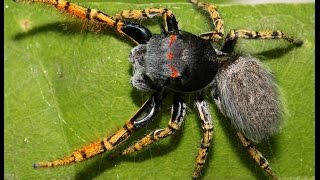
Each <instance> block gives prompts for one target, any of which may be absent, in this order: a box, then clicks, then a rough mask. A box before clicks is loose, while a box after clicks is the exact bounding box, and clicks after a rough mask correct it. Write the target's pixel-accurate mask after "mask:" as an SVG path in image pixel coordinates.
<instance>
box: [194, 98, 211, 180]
mask: <svg viewBox="0 0 320 180" xmlns="http://www.w3.org/2000/svg"><path fill="white" fill-rule="evenodd" d="M195 104H196V106H197V108H198V111H199V115H200V118H201V126H202V129H203V138H202V139H201V147H200V149H199V152H198V155H197V158H196V167H195V169H194V171H193V178H194V179H197V178H198V177H199V176H200V173H201V170H202V168H203V167H204V165H205V162H206V159H207V154H208V151H209V147H210V144H211V141H212V138H213V128H214V126H213V122H212V119H211V115H210V112H209V108H208V104H207V102H206V101H205V99H204V98H203V96H202V95H200V94H199V95H197V96H196V100H195Z"/></svg>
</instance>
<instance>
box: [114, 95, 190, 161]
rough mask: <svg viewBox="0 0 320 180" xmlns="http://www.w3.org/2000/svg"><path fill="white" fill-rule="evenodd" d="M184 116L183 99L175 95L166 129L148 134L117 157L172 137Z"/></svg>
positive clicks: (184, 105) (184, 106)
mask: <svg viewBox="0 0 320 180" xmlns="http://www.w3.org/2000/svg"><path fill="white" fill-rule="evenodd" d="M185 114H186V104H185V103H184V102H183V99H182V97H181V96H178V95H175V96H174V100H173V104H172V111H171V119H170V121H169V124H168V127H167V128H164V129H158V130H155V131H153V132H151V133H150V134H148V135H147V136H145V137H143V138H142V139H141V140H139V141H138V142H137V143H135V144H134V145H132V146H130V147H129V148H127V149H125V150H124V151H122V152H121V153H120V154H119V155H125V154H130V153H133V152H135V151H140V150H141V149H143V148H145V147H147V146H149V145H150V144H152V143H153V142H155V141H158V140H160V139H163V138H166V137H168V136H170V135H172V134H173V133H175V132H176V131H177V130H178V129H180V127H181V125H182V122H183V119H184V116H185ZM116 156H117V155H116Z"/></svg>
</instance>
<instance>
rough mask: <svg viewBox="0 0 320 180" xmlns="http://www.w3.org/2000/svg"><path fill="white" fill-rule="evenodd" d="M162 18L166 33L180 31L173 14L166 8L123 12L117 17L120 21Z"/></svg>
mask: <svg viewBox="0 0 320 180" xmlns="http://www.w3.org/2000/svg"><path fill="white" fill-rule="evenodd" d="M160 16H162V18H163V20H164V25H165V31H166V32H168V31H178V30H179V29H178V22H177V20H176V18H175V16H174V14H173V12H172V11H171V10H169V9H166V8H146V9H144V10H123V11H121V12H120V13H119V14H117V15H116V17H117V18H119V19H133V20H147V19H152V18H155V17H160Z"/></svg>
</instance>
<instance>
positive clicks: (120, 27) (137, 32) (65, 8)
mask: <svg viewBox="0 0 320 180" xmlns="http://www.w3.org/2000/svg"><path fill="white" fill-rule="evenodd" d="M14 1H16V2H20V1H26V2H36V3H44V4H49V5H52V6H54V7H55V8H57V9H58V10H60V11H62V12H66V13H68V14H70V15H72V16H76V17H78V18H80V19H82V20H89V21H90V22H94V23H97V24H104V25H107V26H108V27H111V28H113V29H115V30H116V31H118V32H119V33H120V34H123V35H125V36H127V37H129V38H130V39H131V40H132V41H133V42H135V43H137V44H143V43H146V42H147V41H148V40H149V39H150V38H151V36H152V34H151V32H150V31H149V30H148V29H147V28H145V27H143V26H141V25H139V24H136V23H133V22H127V21H121V20H120V19H118V18H116V17H113V16H110V15H108V14H106V13H103V12H101V11H99V10H97V9H90V8H85V7H82V6H80V5H77V4H74V3H70V2H68V1H65V0H14Z"/></svg>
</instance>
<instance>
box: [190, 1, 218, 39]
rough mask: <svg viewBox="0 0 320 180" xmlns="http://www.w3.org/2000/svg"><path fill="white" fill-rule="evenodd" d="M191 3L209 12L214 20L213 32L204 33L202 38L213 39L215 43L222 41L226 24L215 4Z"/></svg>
mask: <svg viewBox="0 0 320 180" xmlns="http://www.w3.org/2000/svg"><path fill="white" fill-rule="evenodd" d="M189 2H190V3H192V4H194V5H196V6H198V7H199V8H201V9H203V10H205V11H207V12H208V13H209V14H210V18H211V19H212V21H213V24H214V29H213V30H212V31H210V32H207V33H202V34H201V35H200V37H202V38H204V39H211V40H213V41H218V40H220V39H222V36H223V33H224V23H223V20H222V19H221V17H220V15H219V12H218V10H217V8H216V6H215V5H213V4H209V3H203V2H200V1H198V0H189Z"/></svg>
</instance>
